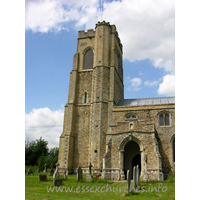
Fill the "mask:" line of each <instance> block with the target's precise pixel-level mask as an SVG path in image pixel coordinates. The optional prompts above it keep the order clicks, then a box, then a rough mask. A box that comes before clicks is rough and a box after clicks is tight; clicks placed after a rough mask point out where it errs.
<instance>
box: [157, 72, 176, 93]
mask: <svg viewBox="0 0 200 200" xmlns="http://www.w3.org/2000/svg"><path fill="white" fill-rule="evenodd" d="M158 94H160V95H167V96H175V75H171V74H167V75H166V76H164V77H163V82H162V83H161V84H160V85H159V88H158Z"/></svg>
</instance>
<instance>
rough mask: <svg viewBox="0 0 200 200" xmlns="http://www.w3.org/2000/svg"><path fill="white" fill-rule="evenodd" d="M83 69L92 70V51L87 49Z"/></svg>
mask: <svg viewBox="0 0 200 200" xmlns="http://www.w3.org/2000/svg"><path fill="white" fill-rule="evenodd" d="M83 69H93V51H92V49H88V50H87V51H86V52H85V55H84V61H83Z"/></svg>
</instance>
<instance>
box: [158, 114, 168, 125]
mask: <svg viewBox="0 0 200 200" xmlns="http://www.w3.org/2000/svg"><path fill="white" fill-rule="evenodd" d="M169 125H170V120H169V114H168V113H161V114H160V115H159V126H169Z"/></svg>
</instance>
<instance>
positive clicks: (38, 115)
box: [25, 0, 175, 147]
mask: <svg viewBox="0 0 200 200" xmlns="http://www.w3.org/2000/svg"><path fill="white" fill-rule="evenodd" d="M25 7H26V10H25V11H26V12H25V29H26V32H25V112H26V114H25V118H26V119H25V121H26V122H25V125H26V139H36V138H39V137H41V136H42V137H43V138H44V139H46V140H47V141H49V145H50V147H53V146H58V141H59V136H60V134H61V133H62V123H63V109H64V105H65V104H66V103H67V98H68V87H69V75H70V71H71V70H72V62H73V55H74V54H75V53H76V45H77V36H78V30H87V29H91V28H93V29H94V28H95V24H96V23H97V22H98V21H100V20H101V12H100V1H98V0H88V1H87V2H85V1H83V0H77V1H74V2H72V1H69V0H40V1H36V0H26V2H25ZM174 12H175V11H174V1H173V0H169V1H160V0H148V1H147V0H141V1H137V0H121V1H103V20H105V21H109V22H110V23H111V24H115V25H116V27H117V30H118V33H119V37H120V39H121V42H122V44H123V58H124V60H123V69H124V96H125V98H127V99H128V98H147V97H159V96H175V43H174V42H175V27H174V25H175V21H174V18H175V13H174ZM116 13H117V14H116ZM49 127H51V128H49Z"/></svg>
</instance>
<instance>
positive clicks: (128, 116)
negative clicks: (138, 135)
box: [124, 113, 137, 121]
mask: <svg viewBox="0 0 200 200" xmlns="http://www.w3.org/2000/svg"><path fill="white" fill-rule="evenodd" d="M124 117H125V120H130V121H131V120H134V119H136V118H137V116H136V115H135V114H131V113H128V114H126V115H125V116H124Z"/></svg>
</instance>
